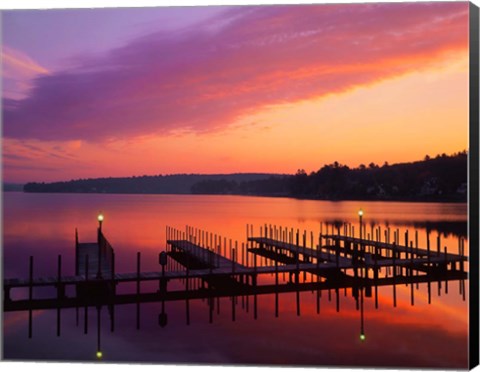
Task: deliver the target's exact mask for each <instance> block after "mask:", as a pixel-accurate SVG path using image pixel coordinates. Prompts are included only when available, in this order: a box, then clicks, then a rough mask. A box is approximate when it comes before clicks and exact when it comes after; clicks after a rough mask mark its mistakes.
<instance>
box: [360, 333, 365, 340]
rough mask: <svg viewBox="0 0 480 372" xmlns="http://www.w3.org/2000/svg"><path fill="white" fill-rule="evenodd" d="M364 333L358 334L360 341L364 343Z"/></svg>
mask: <svg viewBox="0 0 480 372" xmlns="http://www.w3.org/2000/svg"><path fill="white" fill-rule="evenodd" d="M365 339H366V337H365V333H360V341H365Z"/></svg>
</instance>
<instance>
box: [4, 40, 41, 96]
mask: <svg viewBox="0 0 480 372" xmlns="http://www.w3.org/2000/svg"><path fill="white" fill-rule="evenodd" d="M1 62H2V80H3V88H2V90H3V92H2V96H3V97H4V98H9V99H12V100H15V99H17V100H20V99H23V98H25V97H27V96H28V93H29V91H30V89H31V87H32V79H33V78H35V77H36V76H38V75H44V74H48V70H47V69H46V68H44V67H42V66H40V65H39V64H38V63H37V62H35V61H34V60H33V59H32V58H30V57H29V56H28V55H26V54H25V53H22V52H21V51H18V50H15V49H13V48H9V47H8V46H6V45H2V48H1Z"/></svg>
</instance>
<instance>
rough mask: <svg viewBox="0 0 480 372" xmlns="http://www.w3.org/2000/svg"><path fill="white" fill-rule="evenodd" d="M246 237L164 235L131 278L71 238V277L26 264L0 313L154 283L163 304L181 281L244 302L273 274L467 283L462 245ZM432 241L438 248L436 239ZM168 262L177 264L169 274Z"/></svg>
mask: <svg viewBox="0 0 480 372" xmlns="http://www.w3.org/2000/svg"><path fill="white" fill-rule="evenodd" d="M252 231H253V227H251V226H250V225H249V226H247V237H246V241H245V242H243V243H240V244H239V243H238V242H233V241H232V240H230V239H226V238H222V237H220V236H219V235H215V234H212V233H207V232H204V231H201V230H198V229H194V228H191V227H188V226H187V227H186V229H185V230H184V231H181V230H178V229H174V228H171V227H167V229H166V250H165V251H163V252H161V253H160V255H159V263H160V267H159V270H158V271H152V272H143V271H142V270H141V262H140V258H141V255H140V252H138V253H137V265H136V269H137V270H136V271H134V272H130V273H116V272H115V253H114V250H113V248H112V246H111V245H110V243H109V242H108V240H107V239H106V238H105V236H104V234H103V232H102V230H101V228H99V229H98V231H97V233H98V240H97V242H96V243H80V242H79V239H78V234H77V233H76V234H75V257H76V259H75V275H71V276H65V275H62V272H61V271H62V267H61V256H59V257H58V270H57V275H56V276H51V277H40V278H35V277H33V257H31V258H30V275H29V277H28V278H23V279H19V278H13V279H8V278H7V279H5V280H4V281H3V289H4V311H15V310H18V309H26V308H28V306H30V307H31V308H35V309H37V308H39V306H40V305H38V304H40V303H41V304H48V306H52V305H51V304H52V303H53V302H55V301H57V303H58V304H59V306H63V305H62V304H66V303H68V304H72V303H74V302H76V303H77V304H78V303H85V302H87V303H94V302H95V301H97V302H98V301H100V302H102V301H106V298H109V301H113V302H115V301H117V300H116V299H115V298H116V297H117V295H116V293H115V287H116V285H118V284H120V283H127V282H133V283H136V284H137V285H136V290H135V293H133V294H132V296H136V298H141V296H142V295H143V294H142V293H141V291H140V286H141V283H142V282H148V281H158V282H159V290H158V292H159V293H163V295H162V296H167V297H168V296H169V295H168V293H169V290H168V282H170V281H173V280H181V281H184V282H186V283H187V286H188V283H189V281H190V280H192V279H199V280H201V281H202V282H203V283H204V284H205V286H206V287H207V288H209V289H211V290H213V291H218V293H227V292H229V291H230V293H233V294H238V293H244V294H245V293H255V291H256V290H259V289H258V288H259V284H258V281H257V278H258V277H260V276H268V275H269V276H273V277H274V278H275V283H276V287H280V286H282V285H283V284H285V283H281V282H280V280H279V275H280V274H289V275H288V278H289V280H288V282H287V284H288V283H290V285H291V284H295V285H296V286H297V288H298V285H300V284H302V285H303V284H305V274H307V273H308V274H309V275H311V278H312V279H311V283H312V285H321V283H328V284H324V285H326V286H327V287H329V286H333V287H337V288H343V287H351V288H353V287H359V286H360V287H372V286H375V287H377V286H382V285H392V286H395V285H398V284H400V283H422V282H434V281H438V282H439V281H446V282H447V281H449V280H459V281H464V280H465V279H467V277H468V274H467V272H466V271H465V270H464V263H465V262H466V261H468V257H466V256H465V255H464V254H463V253H464V243H463V241H462V240H461V239H460V240H459V254H452V253H447V249H446V247H445V248H444V250H443V251H442V250H441V249H440V248H438V249H436V250H432V249H430V246H427V248H420V247H418V245H416V246H413V243H412V244H410V245H409V246H407V245H404V246H402V245H400V244H397V243H398V237H397V236H396V237H395V240H394V242H393V243H391V242H388V241H386V242H381V241H379V240H372V239H368V238H367V239H362V238H357V237H354V236H348V235H338V234H332V233H330V234H329V233H326V234H323V233H322V232H320V234H319V235H318V237H317V238H315V239H314V236H313V233H311V234H309V236H310V243H309V244H308V246H307V236H308V234H307V233H306V232H304V233H303V234H301V233H300V232H299V231H298V230H297V231H296V232H294V231H293V230H292V229H282V228H276V227H267V226H265V228H264V229H261V230H260V232H261V233H260V234H259V235H257V236H255V235H254V234H252ZM377 235H379V234H377ZM407 241H408V240H407ZM427 241H428V239H427ZM437 241H438V243H440V241H439V239H437ZM439 247H440V245H439ZM167 257H168V258H169V259H170V260H167ZM261 257H263V258H264V259H265V260H264V263H263V264H260V263H259V262H258V261H259V260H258V259H257V258H261ZM173 262H176V266H175V267H174V266H172V263H173ZM300 273H304V282H303V283H300V281H299V274H300ZM293 278H295V280H293ZM48 286H50V287H54V288H56V289H57V291H56V296H54V297H52V298H50V299H42V300H37V299H34V296H33V289H34V288H36V287H48ZM67 286H74V287H75V288H76V296H74V297H72V298H69V299H67V298H66V296H65V293H66V291H65V288H66V287H67ZM16 288H28V289H29V291H28V298H26V299H20V300H12V297H11V291H12V290H15V289H16ZM98 289H100V290H98ZM186 291H187V292H188V288H187V289H186ZM222 291H223V292H222ZM412 291H413V288H412ZM211 293H212V292H210V295H211ZM147 297H148V296H147ZM154 297H155V295H152V296H151V298H154ZM118 298H119V300H118V301H123V300H120V298H122V297H118ZM149 298H150V297H149ZM155 298H156V297H155ZM38 301H41V302H38ZM28 304H29V305H28Z"/></svg>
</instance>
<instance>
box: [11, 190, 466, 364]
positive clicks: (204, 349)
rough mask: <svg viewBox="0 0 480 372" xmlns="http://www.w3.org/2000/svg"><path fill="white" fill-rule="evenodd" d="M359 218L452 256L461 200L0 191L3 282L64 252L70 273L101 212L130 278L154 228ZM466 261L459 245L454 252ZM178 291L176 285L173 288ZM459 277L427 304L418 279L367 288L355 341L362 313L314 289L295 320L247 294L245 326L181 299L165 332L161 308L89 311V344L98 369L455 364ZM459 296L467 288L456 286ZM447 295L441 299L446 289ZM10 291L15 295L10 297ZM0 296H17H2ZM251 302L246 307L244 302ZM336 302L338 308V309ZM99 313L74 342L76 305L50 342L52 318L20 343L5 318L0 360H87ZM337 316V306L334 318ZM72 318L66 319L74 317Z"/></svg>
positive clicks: (227, 313)
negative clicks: (373, 293)
mask: <svg viewBox="0 0 480 372" xmlns="http://www.w3.org/2000/svg"><path fill="white" fill-rule="evenodd" d="M359 208H362V209H363V211H364V212H365V215H364V217H363V221H364V223H365V226H366V231H369V229H370V228H371V226H373V225H374V224H375V225H382V226H389V227H390V228H391V229H397V228H398V229H400V233H401V235H400V236H403V232H404V231H405V229H409V230H410V231H411V233H412V234H413V232H414V230H417V231H418V234H419V245H420V246H421V247H424V246H425V240H426V239H425V235H426V234H425V232H426V230H427V229H428V230H430V231H431V236H432V240H433V237H435V238H436V236H437V235H438V234H440V236H441V239H442V249H443V246H446V247H447V250H448V251H449V252H452V253H458V238H459V237H462V238H465V239H466V238H467V237H466V231H467V205H466V204H450V203H396V202H354V201H349V202H328V201H311V200H295V199H287V198H264V197H244V196H197V195H101V194H24V193H15V192H12V193H4V194H3V249H4V250H3V259H4V272H3V274H4V278H16V277H22V278H26V277H27V276H28V258H29V256H30V255H33V256H34V259H35V272H34V275H35V276H55V275H56V264H57V256H58V255H60V254H61V255H62V259H63V273H64V274H65V275H72V274H74V253H75V250H74V246H75V245H74V243H75V228H77V229H78V232H79V238H80V241H82V242H88V241H95V239H96V227H97V221H96V216H97V214H98V213H99V212H100V211H101V212H102V213H103V214H104V215H105V221H104V224H103V230H104V233H105V235H106V236H107V238H108V239H109V241H110V243H111V244H112V246H113V247H114V249H115V254H116V262H117V264H116V270H117V272H134V271H135V270H136V261H135V259H136V252H138V251H141V252H142V270H145V271H157V270H159V265H158V254H159V252H160V251H162V250H164V249H165V246H166V235H165V232H166V226H167V225H168V226H172V227H176V228H181V229H184V228H185V226H186V225H189V226H194V227H197V228H200V229H202V230H205V231H209V232H212V233H214V234H219V235H221V236H223V237H226V238H229V239H230V238H231V239H233V240H234V241H235V240H237V241H238V242H239V244H241V243H242V242H245V241H246V225H247V224H251V225H253V226H254V228H255V232H257V233H258V232H259V227H260V226H263V225H264V224H272V225H276V226H284V227H290V228H294V229H300V230H301V231H304V230H307V231H312V232H314V233H315V234H317V235H318V233H319V230H320V223H326V222H328V223H333V222H349V223H352V224H353V225H354V226H355V225H358V215H357V211H358V210H359ZM465 248H466V254H468V240H466V243H465ZM179 285H180V284H179ZM459 287H460V283H459V281H451V282H449V285H448V289H447V288H445V286H442V287H441V288H440V290H438V291H437V283H432V288H433V290H432V298H431V303H430V304H428V300H427V293H426V292H427V290H426V284H425V283H422V284H420V285H419V286H418V289H417V288H416V289H415V304H414V306H412V305H411V303H410V287H409V286H405V285H400V286H397V288H396V297H397V298H396V301H397V304H396V307H394V306H393V302H392V287H380V288H379V289H378V308H376V307H375V303H374V300H373V297H366V298H364V304H363V323H364V333H365V335H366V339H365V340H363V341H362V340H360V339H359V332H360V325H361V321H362V319H361V314H360V311H359V310H358V309H357V306H356V301H355V299H354V297H353V296H352V293H351V292H350V290H348V291H345V292H344V290H343V289H342V290H341V291H340V295H339V305H338V304H337V301H336V296H337V295H338V293H333V294H330V296H329V295H328V294H327V293H326V292H325V293H322V297H321V305H320V311H318V310H319V309H318V307H317V295H316V294H315V293H313V291H305V292H301V293H300V295H299V299H300V304H301V305H300V306H301V311H300V316H298V314H297V311H298V309H297V305H296V303H297V301H296V297H295V294H291V293H282V294H280V295H279V314H278V317H276V316H275V296H274V295H263V296H258V303H257V307H258V309H257V311H258V316H257V319H255V318H254V316H253V313H252V309H251V302H250V308H249V311H247V305H246V303H245V301H248V300H246V299H244V298H241V299H238V298H237V299H236V300H235V306H236V310H235V320H234V321H233V320H232V314H231V309H232V305H231V304H232V300H231V299H230V298H222V299H221V300H220V303H219V304H220V307H219V308H216V309H215V312H214V317H213V322H210V321H209V307H208V304H207V302H206V301H204V300H192V301H190V303H189V310H190V320H189V324H188V325H187V321H186V310H185V302H184V301H177V302H168V303H166V304H165V312H166V313H167V314H168V324H167V326H166V327H163V328H162V327H160V326H159V323H158V317H159V313H160V311H161V304H159V303H145V304H141V306H140V329H137V325H136V312H137V308H136V305H135V304H134V305H118V306H116V307H115V330H114V332H111V329H110V315H109V313H108V311H107V309H106V308H101V309H99V313H100V328H99V329H100V336H101V345H102V346H101V348H102V352H103V359H102V360H104V361H120V362H157V363H175V364H178V363H189V364H192V363H193V364H203V363H208V364H212V363H213V364H242V365H248V364H268V365H312V366H321V365H323V366H325V365H337V366H380V367H395V366H404V367H434V368H466V367H467V362H468V360H467V357H468V355H467V350H468V321H467V318H468V316H467V315H468V293H467V294H466V296H465V297H464V296H462V295H461V294H460V289H459ZM466 287H467V289H468V284H467V286H466ZM446 292H448V293H446ZM18 295H21V293H19V294H18ZM12 297H13V298H15V295H14V294H13V293H12ZM250 300H251V299H250ZM338 306H339V309H338ZM97 310H98V309H96V308H91V309H89V311H88V332H87V333H85V327H84V326H85V324H84V313H83V311H84V310H83V309H80V310H79V317H78V319H77V313H76V310H75V309H72V310H70V309H69V310H63V311H62V315H61V335H60V336H57V334H56V311H55V310H53V311H52V310H38V311H34V312H33V337H32V338H29V337H28V313H27V312H9V313H5V314H4V330H3V332H4V334H3V337H4V357H5V359H10V360H30V359H35V360H74V361H94V360H96V351H97V342H98V332H97V325H98V323H97V321H98V319H97V315H98V313H97ZM337 310H338V311H337ZM77 320H78V322H77Z"/></svg>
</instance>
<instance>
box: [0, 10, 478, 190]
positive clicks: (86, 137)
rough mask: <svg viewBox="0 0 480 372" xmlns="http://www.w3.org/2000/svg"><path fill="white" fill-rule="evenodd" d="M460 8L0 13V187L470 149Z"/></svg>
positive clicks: (273, 168) (393, 158) (312, 165)
mask: <svg viewBox="0 0 480 372" xmlns="http://www.w3.org/2000/svg"><path fill="white" fill-rule="evenodd" d="M468 6H469V5H468V3H467V2H451V3H450V2H436V3H384V4H374V3H372V4H335V5H334V4H324V5H291V6H287V5H278V6H266V5H264V6H225V7H222V6H209V7H157V8H131V9H120V8H117V9H76V10H73V9H63V10H3V11H2V37H3V40H2V50H1V55H2V70H1V73H2V114H3V115H2V119H3V120H2V126H3V144H2V163H3V179H4V181H5V182H15V183H24V182H30V181H36V182H49V181H61V180H70V179H78V178H93V177H120V176H133V175H145V174H146V175H155V174H173V173H234V172H272V173H295V172H296V171H297V169H305V170H306V171H307V172H311V171H316V170H318V169H319V168H321V167H322V166H323V165H324V164H327V163H332V162H334V161H338V162H340V163H342V164H347V165H349V166H351V167H356V166H358V165H360V164H369V163H371V162H374V163H377V164H383V163H384V162H385V161H387V162H388V163H390V164H392V163H398V162H406V161H414V160H420V159H423V158H424V156H425V155H427V154H428V155H430V156H432V155H436V154H441V153H447V154H450V153H454V152H457V151H462V150H465V149H467V148H468V125H469V123H468Z"/></svg>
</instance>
